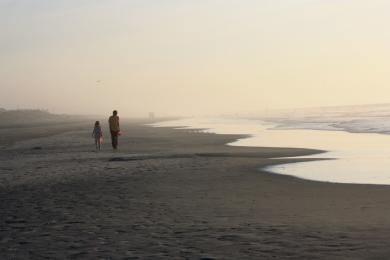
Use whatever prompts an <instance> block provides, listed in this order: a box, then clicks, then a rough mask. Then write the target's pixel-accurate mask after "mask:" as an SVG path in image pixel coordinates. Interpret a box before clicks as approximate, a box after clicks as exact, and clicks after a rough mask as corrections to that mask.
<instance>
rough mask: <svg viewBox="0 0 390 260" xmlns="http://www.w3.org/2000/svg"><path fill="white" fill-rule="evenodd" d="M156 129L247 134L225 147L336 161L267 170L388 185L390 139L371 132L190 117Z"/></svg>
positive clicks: (331, 179)
mask: <svg viewBox="0 0 390 260" xmlns="http://www.w3.org/2000/svg"><path fill="white" fill-rule="evenodd" d="M158 126H186V127H185V128H205V129H207V130H204V131H205V132H212V133H217V134H249V135H251V137H249V138H243V139H240V140H237V141H235V142H233V143H230V144H229V145H234V146H256V147H296V148H312V149H320V150H327V151H329V152H327V153H324V154H320V155H312V156H305V157H311V158H337V159H336V160H323V161H311V162H303V163H294V164H288V165H277V166H272V167H269V168H268V169H267V170H269V171H271V172H274V173H278V174H287V175H293V176H296V177H299V178H304V179H310V180H317V181H326V182H337V183H364V184H390V136H388V135H381V134H373V133H348V132H343V131H322V130H293V129H286V130H275V129H272V128H273V127H274V125H272V124H269V123H265V122H262V121H260V120H243V119H221V118H192V119H183V120H176V121H169V122H162V123H159V124H158Z"/></svg>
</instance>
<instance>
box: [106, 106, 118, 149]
mask: <svg viewBox="0 0 390 260" xmlns="http://www.w3.org/2000/svg"><path fill="white" fill-rule="evenodd" d="M108 123H109V125H110V132H111V142H112V148H113V149H114V150H116V149H118V136H119V132H120V127H119V116H118V111H116V110H114V111H113V112H112V116H110V118H109V119H108Z"/></svg>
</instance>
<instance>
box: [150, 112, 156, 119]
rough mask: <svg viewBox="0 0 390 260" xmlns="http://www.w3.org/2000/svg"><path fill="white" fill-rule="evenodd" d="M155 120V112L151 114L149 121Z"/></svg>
mask: <svg viewBox="0 0 390 260" xmlns="http://www.w3.org/2000/svg"><path fill="white" fill-rule="evenodd" d="M154 118H155V115H154V113H153V112H149V119H151V120H153V119H154Z"/></svg>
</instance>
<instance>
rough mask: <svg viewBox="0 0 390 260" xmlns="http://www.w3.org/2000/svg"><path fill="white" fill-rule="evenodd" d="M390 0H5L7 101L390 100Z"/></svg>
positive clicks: (2, 31) (172, 109)
mask: <svg viewBox="0 0 390 260" xmlns="http://www.w3.org/2000/svg"><path fill="white" fill-rule="evenodd" d="M389 13H390V1H384V0H382V1H380V0H371V1H360V0H284V1H282V0H268V1H267V0H185V1H183V0H113V1H106V0H82V1H80V0H56V1H52V0H0V91H1V95H0V107H2V106H3V107H6V108H16V107H26V108H48V109H50V111H53V112H62V113H89V114H91V113H94V114H107V113H110V111H111V110H112V109H114V108H115V109H118V110H120V111H121V112H122V113H121V114H122V115H123V114H126V115H128V116H140V115H146V114H147V112H149V111H154V112H156V114H157V115H193V114H215V113H230V112H241V111H256V110H262V109H264V108H289V107H307V106H329V105H349V104H367V103H382V102H390V30H388V28H387V27H388V25H389V24H390V16H389Z"/></svg>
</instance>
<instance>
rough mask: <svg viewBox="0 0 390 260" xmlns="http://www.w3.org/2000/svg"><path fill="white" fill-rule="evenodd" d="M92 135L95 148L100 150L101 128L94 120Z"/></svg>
mask: <svg viewBox="0 0 390 260" xmlns="http://www.w3.org/2000/svg"><path fill="white" fill-rule="evenodd" d="M92 137H93V138H95V146H96V150H99V151H100V148H101V145H102V141H103V131H102V128H101V127H100V122H99V121H96V122H95V127H94V128H93V132H92Z"/></svg>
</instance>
